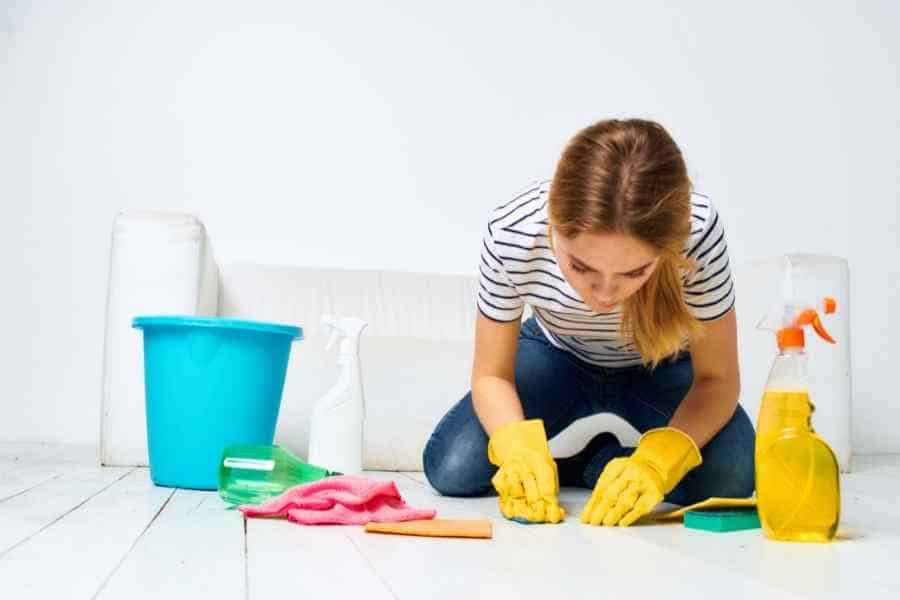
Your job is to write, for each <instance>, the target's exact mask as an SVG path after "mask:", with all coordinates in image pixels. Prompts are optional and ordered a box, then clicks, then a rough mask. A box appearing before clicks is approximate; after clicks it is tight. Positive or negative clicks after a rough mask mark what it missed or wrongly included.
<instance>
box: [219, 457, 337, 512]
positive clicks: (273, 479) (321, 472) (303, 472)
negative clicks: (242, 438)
mask: <svg viewBox="0 0 900 600" xmlns="http://www.w3.org/2000/svg"><path fill="white" fill-rule="evenodd" d="M332 475H340V473H336V472H334V471H329V470H328V469H325V468H323V467H317V466H315V465H311V464H309V463H306V462H304V461H302V460H300V459H299V458H297V457H296V456H294V455H293V454H291V453H290V452H288V451H287V450H285V449H284V448H282V447H281V446H264V445H252V444H234V445H232V446H229V447H228V448H226V449H225V452H224V453H223V455H222V462H221V464H220V465H219V496H221V497H222V500H224V501H225V502H227V503H228V504H261V503H263V502H265V501H266V500H271V499H272V498H274V497H276V496H278V495H279V494H281V493H282V492H284V491H285V490H287V489H288V488H291V487H294V486H295V485H301V484H304V483H311V482H313V481H318V480H320V479H324V478H325V477H330V476H332Z"/></svg>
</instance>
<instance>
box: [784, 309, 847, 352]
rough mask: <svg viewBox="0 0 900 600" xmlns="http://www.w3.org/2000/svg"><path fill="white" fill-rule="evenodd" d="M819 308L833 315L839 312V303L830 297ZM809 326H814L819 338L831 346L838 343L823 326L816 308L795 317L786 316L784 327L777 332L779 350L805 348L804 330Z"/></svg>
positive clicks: (805, 310)
mask: <svg viewBox="0 0 900 600" xmlns="http://www.w3.org/2000/svg"><path fill="white" fill-rule="evenodd" d="M819 308H821V309H822V312H824V313H825V314H826V315H830V314H833V313H834V312H835V311H836V310H837V301H836V300H835V299H834V298H832V297H830V296H828V297H826V298H825V299H824V301H823V302H822V305H821V307H819ZM807 325H812V328H813V330H814V331H815V332H816V333H817V334H818V335H819V337H820V338H822V339H823V340H825V341H826V342H828V343H829V344H836V343H837V342H836V341H835V339H834V338H833V337H831V334H830V333H828V331H827V330H826V329H825V326H824V325H823V324H822V319H821V318H820V317H819V311H818V310H816V309H815V308H804V309H803V310H801V311H800V312H798V313H796V315H794V316H793V317H791V316H790V315H787V314H786V315H785V323H784V326H783V327H781V328H780V329H778V330H777V331H776V337H777V339H778V348H779V349H781V350H784V349H785V348H803V347H804V346H805V345H806V339H805V336H804V334H803V328H804V327H806V326H807Z"/></svg>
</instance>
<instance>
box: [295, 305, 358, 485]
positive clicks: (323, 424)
mask: <svg viewBox="0 0 900 600" xmlns="http://www.w3.org/2000/svg"><path fill="white" fill-rule="evenodd" d="M322 324H323V325H324V326H325V327H326V328H328V329H329V330H330V332H331V337H330V339H329V341H328V346H327V348H331V346H332V345H333V344H334V342H335V341H337V340H338V339H340V346H339V348H338V359H337V360H338V367H339V369H340V372H339V373H338V380H337V382H336V383H335V384H334V386H333V387H332V388H331V389H330V390H329V391H328V392H327V393H326V394H325V395H324V396H323V397H322V398H321V400H319V401H318V402H317V403H316V405H315V406H314V407H313V412H312V420H311V421H310V429H309V462H310V463H312V464H314V465H320V466H323V467H325V468H326V469H329V470H331V471H338V472H340V473H344V474H346V475H351V474H359V473H361V472H362V465H363V461H362V450H363V426H364V424H365V415H366V407H365V400H364V397H363V387H362V377H361V373H360V366H359V337H360V334H362V331H363V329H365V327H366V325H367V324H366V322H365V321H363V320H362V319H357V318H354V317H333V316H331V315H323V316H322Z"/></svg>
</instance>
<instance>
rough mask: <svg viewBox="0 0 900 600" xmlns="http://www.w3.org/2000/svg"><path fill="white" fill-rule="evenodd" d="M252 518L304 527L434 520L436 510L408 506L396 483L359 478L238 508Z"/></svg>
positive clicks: (289, 492) (299, 489)
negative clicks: (284, 519) (274, 519)
mask: <svg viewBox="0 0 900 600" xmlns="http://www.w3.org/2000/svg"><path fill="white" fill-rule="evenodd" d="M238 508H239V510H240V511H241V512H243V513H244V515H246V516H248V517H287V518H288V520H290V521H293V522H294V523H300V524H301V525H365V524H366V523H370V522H376V523H397V522H400V521H414V520H419V519H433V518H434V516H435V514H436V513H435V511H434V510H433V509H427V508H426V509H418V508H412V507H410V506H407V504H406V502H404V501H403V498H402V497H401V496H400V492H399V491H398V490H397V485H396V484H395V483H394V482H393V481H382V480H378V479H371V478H368V477H360V476H356V475H340V476H336V477H326V478H325V479H320V480H319V481H315V482H313V483H308V484H305V485H298V486H295V487H292V488H291V489H289V490H287V491H285V492H284V493H283V494H281V495H280V496H278V497H277V498H273V499H272V500H269V501H268V502H264V503H263V504H260V505H258V506H250V505H243V506H239V507H238Z"/></svg>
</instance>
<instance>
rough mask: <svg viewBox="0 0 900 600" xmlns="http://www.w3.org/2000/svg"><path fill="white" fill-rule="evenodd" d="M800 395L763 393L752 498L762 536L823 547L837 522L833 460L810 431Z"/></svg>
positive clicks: (807, 405)
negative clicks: (754, 486)
mask: <svg viewBox="0 0 900 600" xmlns="http://www.w3.org/2000/svg"><path fill="white" fill-rule="evenodd" d="M812 412H813V405H812V403H811V402H810V400H809V394H808V393H807V392H806V391H785V390H778V389H769V390H766V392H765V393H764V395H763V400H762V405H761V407H760V413H759V422H758V424H757V434H756V493H757V497H758V500H759V507H758V510H759V517H760V521H761V522H762V527H763V532H764V533H765V535H766V536H767V537H769V538H771V539H774V540H782V541H791V542H828V541H831V540H832V539H834V536H835V534H836V533H837V527H838V521H839V519H840V509H841V503H840V481H839V470H838V464H837V460H836V459H835V457H834V452H832V450H831V448H830V447H829V446H828V444H827V443H826V442H825V440H823V439H822V438H821V437H819V436H818V435H817V434H816V433H815V431H814V430H813V428H812V422H811V417H812Z"/></svg>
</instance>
